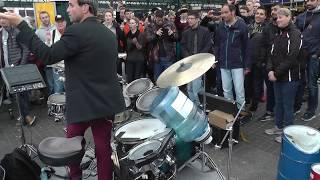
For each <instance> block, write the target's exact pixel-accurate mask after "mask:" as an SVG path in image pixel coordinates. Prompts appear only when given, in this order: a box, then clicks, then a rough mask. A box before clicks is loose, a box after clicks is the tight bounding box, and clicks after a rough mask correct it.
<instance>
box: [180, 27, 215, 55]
mask: <svg viewBox="0 0 320 180" xmlns="http://www.w3.org/2000/svg"><path fill="white" fill-rule="evenodd" d="M195 33H197V52H196V53H208V52H210V50H211V45H212V44H211V39H212V38H211V33H210V32H209V30H208V28H205V27H202V26H200V25H198V27H197V28H195V29H191V28H188V29H187V30H185V31H183V33H182V37H181V42H180V43H181V51H182V57H183V58H185V57H188V56H191V55H193V54H194V53H193V50H194V37H195Z"/></svg>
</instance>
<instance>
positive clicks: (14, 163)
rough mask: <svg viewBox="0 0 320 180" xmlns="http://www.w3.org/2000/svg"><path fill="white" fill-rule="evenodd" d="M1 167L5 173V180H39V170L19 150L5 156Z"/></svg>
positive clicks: (37, 166)
mask: <svg viewBox="0 0 320 180" xmlns="http://www.w3.org/2000/svg"><path fill="white" fill-rule="evenodd" d="M1 165H2V167H3V168H4V169H5V171H6V177H5V180H19V179H23V180H40V173H41V168H40V167H39V165H38V164H37V163H36V162H34V161H33V160H32V159H31V158H30V156H29V155H28V154H27V153H26V152H25V151H24V150H22V149H20V148H16V149H15V150H14V151H13V152H12V153H9V154H6V155H5V156H4V158H3V159H2V160H1Z"/></svg>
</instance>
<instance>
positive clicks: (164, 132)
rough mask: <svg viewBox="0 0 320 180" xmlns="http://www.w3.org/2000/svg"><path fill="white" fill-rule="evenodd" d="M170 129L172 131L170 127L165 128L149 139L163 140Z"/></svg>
mask: <svg viewBox="0 0 320 180" xmlns="http://www.w3.org/2000/svg"><path fill="white" fill-rule="evenodd" d="M171 131H172V129H171V128H166V129H164V131H163V132H161V133H159V134H156V135H154V136H152V137H151V139H155V140H163V138H165V137H166V136H167V135H168V134H169V133H170V132H171Z"/></svg>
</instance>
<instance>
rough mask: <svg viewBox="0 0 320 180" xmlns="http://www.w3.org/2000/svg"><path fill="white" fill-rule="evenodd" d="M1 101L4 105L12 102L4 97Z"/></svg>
mask: <svg viewBox="0 0 320 180" xmlns="http://www.w3.org/2000/svg"><path fill="white" fill-rule="evenodd" d="M2 103H3V104H5V105H10V104H12V101H11V100H10V99H5V100H3V102H2Z"/></svg>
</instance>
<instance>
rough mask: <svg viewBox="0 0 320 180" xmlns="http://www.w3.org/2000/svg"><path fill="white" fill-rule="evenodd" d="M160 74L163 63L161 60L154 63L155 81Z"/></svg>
mask: <svg viewBox="0 0 320 180" xmlns="http://www.w3.org/2000/svg"><path fill="white" fill-rule="evenodd" d="M160 74H161V64H160V62H155V63H154V64H153V79H154V81H157V79H158V77H159V76H160Z"/></svg>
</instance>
